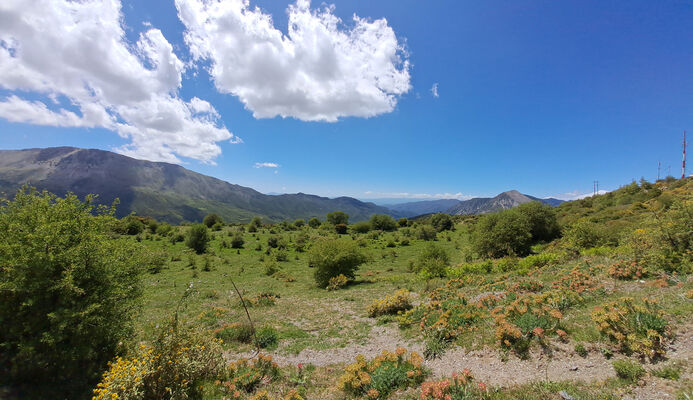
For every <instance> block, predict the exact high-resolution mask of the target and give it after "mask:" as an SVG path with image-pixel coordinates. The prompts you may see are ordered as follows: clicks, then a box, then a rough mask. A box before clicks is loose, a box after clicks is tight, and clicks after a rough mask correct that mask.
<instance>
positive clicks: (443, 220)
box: [431, 213, 453, 232]
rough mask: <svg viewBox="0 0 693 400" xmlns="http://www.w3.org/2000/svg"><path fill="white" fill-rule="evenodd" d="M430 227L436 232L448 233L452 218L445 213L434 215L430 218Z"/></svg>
mask: <svg viewBox="0 0 693 400" xmlns="http://www.w3.org/2000/svg"><path fill="white" fill-rule="evenodd" d="M431 226H433V229H435V230H436V232H442V231H449V230H450V229H452V226H453V223H452V218H450V215H448V214H445V213H438V214H435V215H434V216H432V217H431Z"/></svg>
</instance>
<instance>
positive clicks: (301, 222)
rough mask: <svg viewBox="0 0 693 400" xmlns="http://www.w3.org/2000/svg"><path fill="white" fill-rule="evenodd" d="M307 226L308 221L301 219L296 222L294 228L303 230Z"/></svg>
mask: <svg viewBox="0 0 693 400" xmlns="http://www.w3.org/2000/svg"><path fill="white" fill-rule="evenodd" d="M305 224H306V220H305V219H301V218H299V219H297V220H296V221H294V226H295V227H296V228H302V227H303V226H304V225H305Z"/></svg>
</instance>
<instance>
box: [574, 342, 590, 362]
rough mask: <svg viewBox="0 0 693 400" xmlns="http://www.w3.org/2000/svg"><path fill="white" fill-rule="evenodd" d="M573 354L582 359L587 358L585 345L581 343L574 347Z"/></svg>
mask: <svg viewBox="0 0 693 400" xmlns="http://www.w3.org/2000/svg"><path fill="white" fill-rule="evenodd" d="M575 354H577V355H579V356H580V357H582V358H585V357H587V349H586V348H585V345H584V344H582V343H578V344H576V345H575Z"/></svg>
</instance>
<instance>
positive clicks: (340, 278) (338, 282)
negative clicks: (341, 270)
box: [325, 274, 349, 290]
mask: <svg viewBox="0 0 693 400" xmlns="http://www.w3.org/2000/svg"><path fill="white" fill-rule="evenodd" d="M347 284H349V278H347V277H346V275H344V274H339V275H337V276H333V277H332V278H330V279H329V281H328V283H327V287H326V288H325V289H327V290H339V289H341V288H343V287H345V286H346V285H347Z"/></svg>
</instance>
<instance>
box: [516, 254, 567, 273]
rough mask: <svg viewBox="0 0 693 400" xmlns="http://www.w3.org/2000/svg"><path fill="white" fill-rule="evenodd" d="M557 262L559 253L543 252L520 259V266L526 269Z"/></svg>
mask: <svg viewBox="0 0 693 400" xmlns="http://www.w3.org/2000/svg"><path fill="white" fill-rule="evenodd" d="M556 262H558V255H556V254H553V253H541V254H536V255H532V256H527V257H525V258H522V259H520V261H519V262H518V267H520V268H526V269H534V268H543V267H545V266H547V265H552V264H555V263H556Z"/></svg>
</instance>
